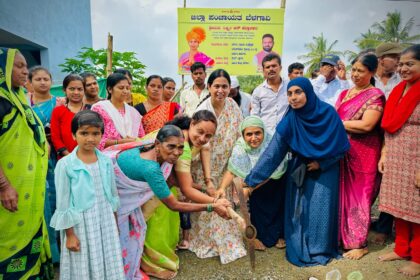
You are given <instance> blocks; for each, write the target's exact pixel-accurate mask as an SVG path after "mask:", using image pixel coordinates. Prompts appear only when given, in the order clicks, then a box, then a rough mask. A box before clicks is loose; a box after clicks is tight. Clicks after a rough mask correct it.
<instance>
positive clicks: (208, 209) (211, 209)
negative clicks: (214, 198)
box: [207, 204, 213, 213]
mask: <svg viewBox="0 0 420 280" xmlns="http://www.w3.org/2000/svg"><path fill="white" fill-rule="evenodd" d="M207 212H209V213H210V212H213V205H212V204H207Z"/></svg>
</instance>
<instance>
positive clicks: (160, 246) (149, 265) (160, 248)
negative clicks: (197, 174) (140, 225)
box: [141, 187, 180, 279]
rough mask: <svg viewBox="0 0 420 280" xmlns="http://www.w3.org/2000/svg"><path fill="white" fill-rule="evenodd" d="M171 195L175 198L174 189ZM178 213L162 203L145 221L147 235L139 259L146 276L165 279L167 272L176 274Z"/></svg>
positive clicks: (177, 263) (177, 265) (177, 264)
mask: <svg viewBox="0 0 420 280" xmlns="http://www.w3.org/2000/svg"><path fill="white" fill-rule="evenodd" d="M171 192H172V194H173V195H174V196H175V197H177V190H176V188H175V187H172V188H171ZM179 223H180V221H179V213H178V212H175V211H171V210H170V209H169V208H167V207H166V206H165V205H164V204H163V203H160V205H159V206H158V207H157V208H156V209H155V210H154V211H153V214H152V215H151V216H150V218H149V219H148V220H147V233H146V240H145V242H144V251H143V256H142V258H141V269H142V270H143V271H144V272H145V273H146V274H148V275H151V276H154V277H157V278H160V279H165V278H166V277H165V275H167V273H168V272H172V273H174V274H176V272H177V271H178V268H179V259H178V256H177V255H176V254H175V248H176V245H177V244H178V241H179Z"/></svg>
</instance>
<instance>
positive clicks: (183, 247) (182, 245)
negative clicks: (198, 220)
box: [176, 240, 190, 250]
mask: <svg viewBox="0 0 420 280" xmlns="http://www.w3.org/2000/svg"><path fill="white" fill-rule="evenodd" d="M176 247H177V248H178V249H180V250H188V248H189V247H190V243H189V242H188V240H182V241H181V242H179V244H178V245H177V246H176Z"/></svg>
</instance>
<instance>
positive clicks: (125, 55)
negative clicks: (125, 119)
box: [59, 48, 146, 93]
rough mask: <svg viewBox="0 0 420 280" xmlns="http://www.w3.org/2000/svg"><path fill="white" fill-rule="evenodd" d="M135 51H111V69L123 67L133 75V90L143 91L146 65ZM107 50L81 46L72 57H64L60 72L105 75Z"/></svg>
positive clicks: (104, 76)
mask: <svg viewBox="0 0 420 280" xmlns="http://www.w3.org/2000/svg"><path fill="white" fill-rule="evenodd" d="M135 55H136V53H135V52H116V51H114V52H113V53H112V70H113V71H114V70H115V69H118V68H124V69H127V70H128V71H130V72H131V74H132V75H133V88H132V91H133V92H137V93H144V92H145V89H144V87H145V85H146V78H145V77H144V76H143V75H144V69H145V68H146V66H145V65H144V64H142V63H141V62H140V61H139V60H138V59H137V58H136V56H135ZM106 62H107V51H106V49H97V50H94V49H93V48H82V50H81V51H79V52H78V54H77V55H76V57H74V58H66V59H65V62H64V63H62V64H60V65H59V66H60V68H61V72H64V73H78V74H80V73H82V72H91V73H93V74H95V75H96V76H97V77H103V78H106V77H107V72H106Z"/></svg>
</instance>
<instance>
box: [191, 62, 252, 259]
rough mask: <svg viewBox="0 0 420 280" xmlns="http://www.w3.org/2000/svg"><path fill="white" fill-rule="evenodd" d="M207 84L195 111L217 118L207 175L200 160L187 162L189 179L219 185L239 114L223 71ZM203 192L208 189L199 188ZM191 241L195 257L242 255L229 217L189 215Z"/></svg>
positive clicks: (238, 234) (229, 194)
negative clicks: (189, 165) (206, 94)
mask: <svg viewBox="0 0 420 280" xmlns="http://www.w3.org/2000/svg"><path fill="white" fill-rule="evenodd" d="M207 87H208V89H209V92H210V97H209V98H207V99H205V100H204V101H203V103H202V104H201V105H199V106H198V108H197V110H196V111H200V110H207V111H210V112H212V113H213V114H214V115H215V116H216V118H217V129H216V133H215V134H214V137H213V138H212V139H211V140H210V151H211V156H210V162H211V174H210V177H207V176H206V174H203V168H202V161H201V160H199V159H193V160H192V162H191V174H192V179H193V181H194V182H196V183H197V184H198V185H200V186H206V182H209V181H213V183H214V185H215V186H219V185H220V181H221V178H222V176H223V174H224V172H225V171H226V169H227V165H228V160H229V157H230V154H231V152H232V149H233V146H234V144H235V142H236V140H237V139H238V138H239V137H240V133H239V131H238V127H239V125H240V123H241V122H242V113H241V110H240V109H239V107H238V105H237V104H236V102H235V101H234V100H233V99H231V98H229V97H228V96H229V92H230V76H229V74H228V73H227V72H226V71H225V70H223V69H218V70H215V71H213V73H211V75H210V76H209V78H208V81H207ZM203 192H207V193H208V192H209V190H208V189H203ZM226 198H227V199H228V200H230V201H231V202H232V201H233V192H232V190H229V192H226ZM191 223H192V229H191V241H190V247H189V249H190V250H191V251H192V252H194V253H195V254H196V255H197V256H198V257H199V258H208V257H214V256H220V261H221V262H222V264H225V263H228V262H232V261H234V260H236V259H238V258H241V257H243V256H245V255H246V251H245V247H244V244H243V241H242V234H241V231H240V228H239V227H238V225H237V224H236V223H235V222H234V221H233V220H229V221H226V220H223V219H221V218H220V217H218V216H216V215H214V213H193V214H191Z"/></svg>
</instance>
